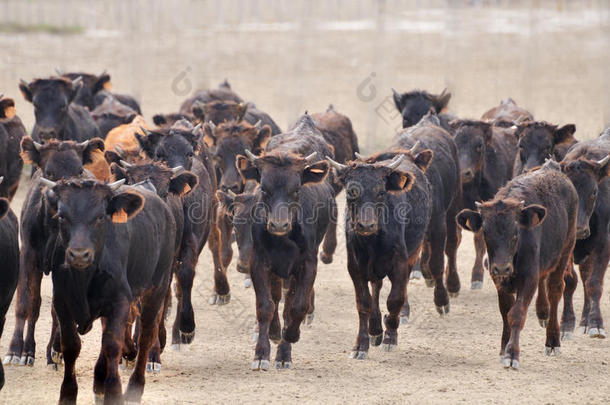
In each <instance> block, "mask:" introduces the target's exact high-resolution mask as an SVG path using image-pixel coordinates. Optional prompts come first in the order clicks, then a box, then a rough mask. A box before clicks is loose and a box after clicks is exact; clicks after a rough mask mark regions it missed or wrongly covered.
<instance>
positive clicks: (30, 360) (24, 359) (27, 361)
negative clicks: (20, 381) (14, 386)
mask: <svg viewBox="0 0 610 405" xmlns="http://www.w3.org/2000/svg"><path fill="white" fill-rule="evenodd" d="M19 365H20V366H28V367H32V366H34V357H33V356H28V355H23V356H21V358H20V359H19Z"/></svg>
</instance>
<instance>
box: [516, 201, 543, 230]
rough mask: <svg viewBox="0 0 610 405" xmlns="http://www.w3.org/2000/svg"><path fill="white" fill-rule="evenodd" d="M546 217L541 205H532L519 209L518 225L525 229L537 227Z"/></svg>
mask: <svg viewBox="0 0 610 405" xmlns="http://www.w3.org/2000/svg"><path fill="white" fill-rule="evenodd" d="M545 217H546V208H544V207H543V206H542V205H537V204H532V205H528V206H527V207H525V208H522V209H521V212H520V215H519V224H520V225H521V226H522V227H524V228H527V229H532V228H535V227H537V226H538V225H540V224H541V223H542V221H544V218H545Z"/></svg>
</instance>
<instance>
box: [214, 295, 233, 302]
mask: <svg viewBox="0 0 610 405" xmlns="http://www.w3.org/2000/svg"><path fill="white" fill-rule="evenodd" d="M230 301H231V293H228V294H226V295H219V296H218V298H216V305H227V304H228V303H229V302H230Z"/></svg>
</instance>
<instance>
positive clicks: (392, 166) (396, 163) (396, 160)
mask: <svg viewBox="0 0 610 405" xmlns="http://www.w3.org/2000/svg"><path fill="white" fill-rule="evenodd" d="M404 158H405V155H403V154H402V153H401V154H400V155H398V156H396V157H395V158H394V159H393V160H392V161H391V162H390V163H389V164H388V165H387V166H386V167H388V168H389V169H392V170H394V169H396V168H397V167H398V166H400V164H401V163H402V160H403V159H404Z"/></svg>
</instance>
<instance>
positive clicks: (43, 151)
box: [21, 136, 104, 181]
mask: <svg viewBox="0 0 610 405" xmlns="http://www.w3.org/2000/svg"><path fill="white" fill-rule="evenodd" d="M96 150H100V151H103V150H104V141H103V140H101V139H100V138H93V139H90V140H88V141H84V142H81V143H76V142H74V141H58V140H56V139H52V140H50V141H49V142H46V143H44V144H42V145H41V144H39V143H37V142H34V140H32V138H30V137H29V136H26V137H24V138H23V139H22V140H21V157H22V159H23V161H24V162H25V163H30V164H33V165H35V166H36V167H38V168H39V169H41V171H42V175H43V176H44V177H46V178H47V179H49V180H53V181H57V180H60V179H67V178H70V177H78V176H81V175H82V174H83V171H84V169H83V165H86V164H88V163H92V162H93V152H94V151H96Z"/></svg>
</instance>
